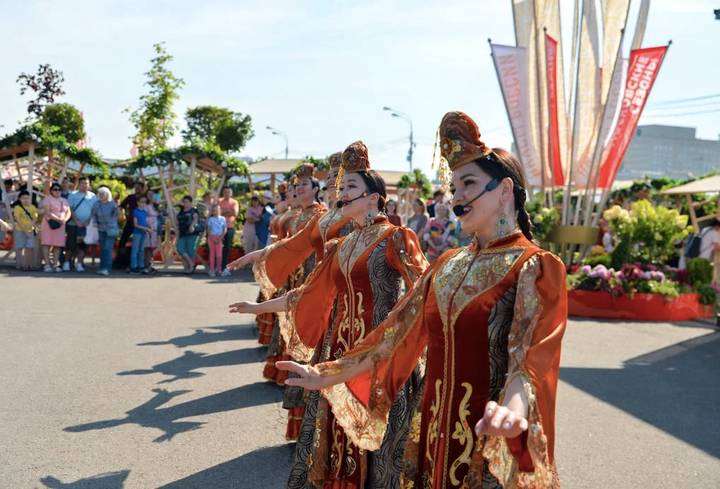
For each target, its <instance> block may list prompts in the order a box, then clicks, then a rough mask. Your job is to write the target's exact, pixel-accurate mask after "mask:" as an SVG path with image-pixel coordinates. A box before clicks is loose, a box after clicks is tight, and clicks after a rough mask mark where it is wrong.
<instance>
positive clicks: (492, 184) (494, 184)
mask: <svg viewBox="0 0 720 489" xmlns="http://www.w3.org/2000/svg"><path fill="white" fill-rule="evenodd" d="M499 185H500V182H499V181H498V180H496V179H494V178H493V179H492V180H490V181H489V182H488V183H487V185H485V190H483V191H482V192H480V193H479V194H478V195H477V197H475V198H474V199H472V200H471V201H470V202H468V203H467V204H458V205H456V206H454V207H453V212H454V213H455V215H456V216H458V217H460V216H463V215H465V214H467V213H468V212H470V211H471V210H472V207H470V204H472V203H473V202H475V201H476V200H478V199H479V198H480V197H482V196H483V195H485V194H486V193H487V192H492V191H493V190H495V189H496V188H498V186H499Z"/></svg>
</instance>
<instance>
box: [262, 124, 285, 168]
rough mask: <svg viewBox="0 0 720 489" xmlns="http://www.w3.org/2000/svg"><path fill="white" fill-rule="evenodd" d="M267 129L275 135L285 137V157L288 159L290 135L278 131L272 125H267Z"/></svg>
mask: <svg viewBox="0 0 720 489" xmlns="http://www.w3.org/2000/svg"><path fill="white" fill-rule="evenodd" d="M265 129H267V130H268V131H270V132H272V133H273V134H274V135H275V136H282V137H283V138H284V139H285V159H286V160H287V159H288V137H287V134H285V133H284V132H282V131H278V130H277V129H274V128H272V127H270V126H267V127H266V128H265Z"/></svg>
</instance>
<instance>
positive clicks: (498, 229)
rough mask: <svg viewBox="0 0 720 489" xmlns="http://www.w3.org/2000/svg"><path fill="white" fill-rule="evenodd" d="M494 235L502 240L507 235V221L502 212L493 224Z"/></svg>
mask: <svg viewBox="0 0 720 489" xmlns="http://www.w3.org/2000/svg"><path fill="white" fill-rule="evenodd" d="M495 233H496V236H497V237H498V238H502V237H503V236H505V235H507V234H508V220H507V216H506V215H505V213H504V212H503V213H502V214H500V215H499V216H498V219H497V223H496V224H495Z"/></svg>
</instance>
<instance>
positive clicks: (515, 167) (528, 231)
mask: <svg viewBox="0 0 720 489" xmlns="http://www.w3.org/2000/svg"><path fill="white" fill-rule="evenodd" d="M475 164H477V165H478V166H479V167H480V169H481V170H482V171H484V172H485V173H487V174H488V175H490V177H491V178H494V179H496V180H497V181H501V180H503V179H504V178H509V179H510V180H512V182H513V200H514V203H515V211H516V213H517V216H516V217H517V223H518V226H520V230H521V231H522V233H523V234H524V235H525V237H526V238H527V239H529V240H531V241H532V239H533V233H532V221H531V220H530V215H529V214H528V212H527V209H526V208H525V201H526V200H527V191H526V190H525V186H526V184H525V175H524V174H523V171H522V165H520V162H519V161H518V160H517V158H515V156H513V155H512V153H510V152H509V151H507V150H504V149H502V148H493V149H492V151H491V152H489V153H488V154H487V156H485V157H483V158H480V159H477V160H475Z"/></svg>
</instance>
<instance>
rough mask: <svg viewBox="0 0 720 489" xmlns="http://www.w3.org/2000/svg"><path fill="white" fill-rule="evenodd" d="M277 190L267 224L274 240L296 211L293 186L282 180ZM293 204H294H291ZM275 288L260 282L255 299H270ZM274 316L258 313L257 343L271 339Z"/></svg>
mask: <svg viewBox="0 0 720 489" xmlns="http://www.w3.org/2000/svg"><path fill="white" fill-rule="evenodd" d="M278 192H279V193H280V201H279V202H278V203H277V206H276V209H275V211H276V214H275V215H274V216H273V217H272V219H271V220H270V224H269V227H270V233H271V236H273V238H274V239H276V240H277V239H279V238H278V236H284V235H285V234H286V226H285V223H286V222H287V220H288V218H289V217H290V216H292V215H293V213H296V212H297V202H296V200H295V188H294V187H292V186H290V185H288V184H287V182H282V183H281V184H280V185H279V186H278ZM293 204H295V205H294V206H293ZM253 253H254V252H253ZM249 254H251V253H249ZM236 261H237V260H236ZM231 265H232V263H231V264H228V268H230V266H231ZM231 269H232V268H231ZM283 283H284V282H283ZM276 290H277V288H276V287H265V286H263V284H260V291H259V292H258V299H257V301H258V302H264V301H266V300H269V299H272V298H273V296H274V294H275V291H276ZM275 316H276V315H275V314H258V316H257V317H256V318H255V323H256V324H257V330H258V343H260V344H261V345H269V344H270V342H271V341H272V330H273V324H274V322H275Z"/></svg>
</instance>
